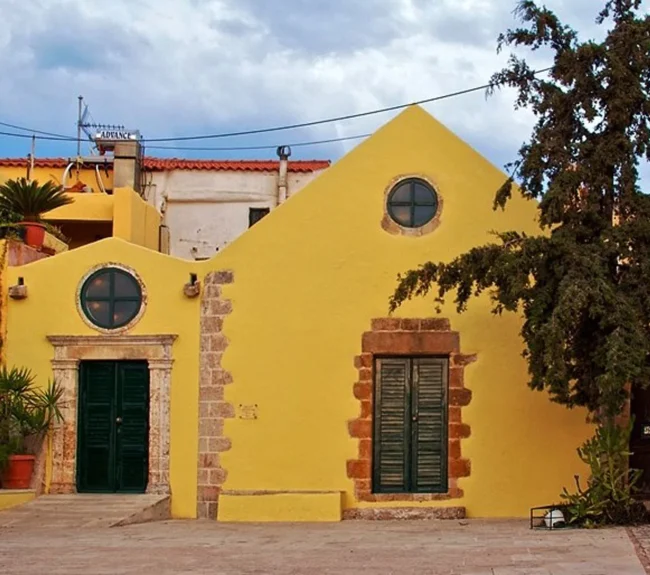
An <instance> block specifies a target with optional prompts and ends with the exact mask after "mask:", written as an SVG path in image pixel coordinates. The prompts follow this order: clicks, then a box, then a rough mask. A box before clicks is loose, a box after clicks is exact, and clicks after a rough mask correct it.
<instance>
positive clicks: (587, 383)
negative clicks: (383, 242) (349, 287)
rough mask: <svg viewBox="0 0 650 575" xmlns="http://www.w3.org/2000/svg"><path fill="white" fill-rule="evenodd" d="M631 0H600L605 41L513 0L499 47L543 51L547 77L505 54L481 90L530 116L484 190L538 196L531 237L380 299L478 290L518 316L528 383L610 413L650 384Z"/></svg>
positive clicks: (641, 121) (645, 116) (646, 124)
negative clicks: (511, 95)
mask: <svg viewBox="0 0 650 575" xmlns="http://www.w3.org/2000/svg"><path fill="white" fill-rule="evenodd" d="M640 5H641V1H640V0H611V1H609V2H607V4H606V5H605V8H604V9H603V11H602V13H601V15H600V17H599V18H598V23H599V24H602V25H607V26H608V31H607V34H606V37H605V39H604V40H603V41H602V42H600V43H597V42H595V41H593V40H589V41H586V42H579V40H578V36H577V34H576V33H575V32H574V31H573V30H571V29H570V28H569V27H567V26H564V25H563V24H562V23H561V22H560V21H559V20H558V18H557V17H556V16H555V14H553V13H552V12H551V11H549V10H547V9H546V8H543V7H542V8H540V7H538V5H537V4H536V2H533V1H532V0H522V1H520V2H519V5H518V10H517V14H518V15H519V17H520V19H521V20H522V22H523V27H522V28H519V29H515V30H510V31H508V32H507V33H506V34H504V35H502V36H501V37H500V38H499V48H502V47H503V46H514V47H527V48H530V49H533V50H536V49H538V48H540V47H544V48H546V49H549V50H550V52H551V53H553V54H554V65H553V68H552V70H551V72H550V73H549V75H548V77H543V76H541V75H539V74H535V73H534V71H533V70H532V69H531V68H530V67H529V66H528V64H527V63H526V61H525V60H522V59H519V58H518V57H516V56H514V55H513V56H511V57H510V61H509V62H510V63H509V66H508V67H507V68H506V69H505V70H503V71H501V72H499V73H497V74H496V75H495V76H494V77H493V81H492V83H493V87H494V88H493V89H497V88H499V87H501V86H504V85H507V86H511V87H514V88H516V89H517V91H518V99H517V103H516V105H517V107H526V108H529V109H530V110H531V111H532V112H533V113H534V115H535V116H536V118H537V123H536V125H535V127H534V129H533V133H532V136H531V138H530V141H529V142H528V143H526V144H524V145H523V146H522V148H521V149H520V151H519V159H518V161H517V162H516V163H515V164H512V165H511V166H510V167H511V168H512V174H513V175H512V178H511V179H509V180H508V181H507V182H506V183H505V184H504V186H502V188H501V189H500V190H498V192H497V194H496V198H495V205H494V208H495V209H498V208H499V207H501V208H505V206H506V205H507V202H508V200H509V198H510V197H511V194H512V192H513V189H514V187H513V183H514V182H515V181H517V182H518V183H519V186H520V192H521V194H522V195H523V196H524V197H525V198H528V199H531V200H536V201H537V202H538V212H539V222H540V226H541V229H540V232H542V231H544V232H546V233H545V234H542V233H540V235H539V236H527V235H525V234H523V233H519V232H517V231H509V232H502V233H496V234H495V241H493V242H492V243H489V244H487V245H484V246H481V247H477V248H474V249H472V250H470V251H469V252H467V253H465V254H462V255H460V256H458V257H457V258H456V259H454V260H453V261H451V262H438V263H436V262H429V263H426V264H424V265H423V266H421V267H420V268H418V269H415V270H411V271H409V272H407V273H406V274H404V275H400V276H399V278H398V282H399V283H398V286H397V288H396V291H395V293H394V294H393V296H392V298H391V301H390V308H391V311H394V310H395V309H396V308H397V307H399V306H400V305H401V304H402V303H403V302H404V301H405V300H408V299H410V298H411V297H414V296H422V295H426V294H428V293H429V292H430V291H432V290H433V292H434V294H435V297H436V301H437V302H438V303H441V302H444V298H445V296H446V295H447V294H449V293H450V292H454V293H455V303H456V306H457V309H458V311H460V312H462V311H464V310H465V309H466V306H467V304H468V301H469V300H470V299H471V298H472V297H474V296H477V295H479V294H481V293H483V292H486V293H489V294H490V296H491V298H492V301H493V311H494V312H495V313H502V312H504V311H509V312H517V313H523V316H524V325H523V329H522V333H521V335H522V338H523V340H524V343H525V353H524V355H525V357H526V359H527V361H528V366H529V373H530V382H529V385H530V387H531V388H532V389H535V390H544V389H546V390H548V391H549V393H550V395H551V398H552V399H553V400H554V401H557V402H559V403H562V404H564V405H567V406H568V407H573V406H584V407H587V408H588V409H589V410H590V411H591V413H592V414H593V415H594V417H595V418H600V417H605V418H606V417H610V416H613V415H615V414H617V413H619V412H620V410H621V408H622V406H623V404H624V401H625V398H626V396H627V394H626V391H625V389H626V386H627V385H628V384H632V385H641V386H645V385H647V383H648V382H649V381H650V290H648V286H649V285H650V196H648V195H646V194H643V193H642V191H641V190H640V187H639V163H640V162H641V161H646V162H647V161H650V16H648V15H639V10H638V9H639V6H640Z"/></svg>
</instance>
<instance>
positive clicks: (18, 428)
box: [0, 366, 63, 468]
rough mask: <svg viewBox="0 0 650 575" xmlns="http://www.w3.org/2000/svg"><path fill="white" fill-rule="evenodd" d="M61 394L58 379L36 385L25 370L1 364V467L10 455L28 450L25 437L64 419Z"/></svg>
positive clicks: (45, 429)
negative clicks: (43, 385)
mask: <svg viewBox="0 0 650 575" xmlns="http://www.w3.org/2000/svg"><path fill="white" fill-rule="evenodd" d="M62 394H63V390H62V388H61V387H60V386H59V385H58V384H57V382H50V383H49V385H48V386H47V387H46V388H40V387H37V386H36V385H35V382H34V376H33V375H32V373H31V371H30V370H28V369H25V368H16V367H13V368H11V369H7V368H6V367H5V366H2V367H0V468H2V467H3V466H4V465H6V463H7V459H8V457H9V456H10V455H13V454H24V453H26V452H27V451H28V447H27V443H28V441H27V440H29V439H30V438H35V437H39V436H42V435H43V434H44V433H45V432H47V430H48V429H49V427H50V425H51V424H52V422H54V421H57V422H60V421H63V417H62V415H61V411H60V407H59V403H60V400H61V396H62Z"/></svg>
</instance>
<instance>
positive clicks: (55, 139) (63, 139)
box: [0, 124, 77, 142]
mask: <svg viewBox="0 0 650 575" xmlns="http://www.w3.org/2000/svg"><path fill="white" fill-rule="evenodd" d="M0 125H3V126H4V124H0ZM36 133H43V132H36ZM0 136H11V137H13V138H28V139H30V140H31V139H32V138H36V139H37V140H48V141H53V142H76V141H77V138H67V137H60V136H35V135H33V134H16V133H15V132H0Z"/></svg>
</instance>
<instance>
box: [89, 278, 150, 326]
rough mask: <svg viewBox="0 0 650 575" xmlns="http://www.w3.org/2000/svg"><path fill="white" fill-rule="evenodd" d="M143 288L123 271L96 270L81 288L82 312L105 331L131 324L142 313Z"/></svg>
mask: <svg viewBox="0 0 650 575" xmlns="http://www.w3.org/2000/svg"><path fill="white" fill-rule="evenodd" d="M141 307H142V288H141V287H140V284H139V283H138V280H136V279H135V277H133V276H132V275H131V274H130V273H128V272H126V271H124V270H122V269H120V268H103V269H101V270H98V271H96V272H95V273H93V274H92V275H91V276H89V277H88V279H87V280H86V281H85V282H84V284H83V286H82V287H81V309H82V310H83V312H84V314H85V315H86V317H87V318H88V320H89V321H90V322H91V323H93V324H94V325H96V326H97V327H101V328H103V329H117V328H119V327H123V326H125V325H127V324H128V323H129V322H130V321H132V320H133V319H134V318H135V317H136V316H137V315H138V313H139V312H140V308H141Z"/></svg>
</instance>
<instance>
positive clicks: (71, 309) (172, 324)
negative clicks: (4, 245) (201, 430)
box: [4, 238, 199, 517]
mask: <svg viewBox="0 0 650 575" xmlns="http://www.w3.org/2000/svg"><path fill="white" fill-rule="evenodd" d="M102 262H120V263H122V264H125V265H127V266H130V267H132V268H134V269H136V270H137V272H138V274H139V275H140V276H141V278H142V280H143V282H144V284H145V286H146V290H147V296H148V304H147V308H146V311H145V313H144V315H143V317H142V319H141V320H140V322H139V323H138V324H137V325H136V326H135V327H134V328H133V330H132V331H131V332H130V333H132V334H134V335H137V334H177V335H178V338H177V340H176V342H175V343H174V346H173V356H174V365H173V370H172V386H171V389H172V391H171V489H172V492H173V494H174V495H173V501H172V513H173V515H174V517H194V516H195V513H196V453H197V449H198V439H197V425H198V423H197V421H198V420H197V417H198V349H199V330H198V325H199V300H198V299H188V298H186V297H185V296H184V295H183V284H184V283H185V282H187V281H188V276H189V272H190V271H195V270H194V269H193V267H192V263H191V262H185V261H182V260H177V259H174V258H171V257H169V256H165V255H162V254H158V253H155V252H152V251H151V250H148V249H145V248H142V247H139V246H135V245H133V244H131V243H128V242H126V241H123V240H120V239H116V238H110V239H107V240H102V241H100V242H97V243H94V244H91V245H89V246H84V247H81V248H79V249H77V250H73V251H70V252H66V253H63V254H60V255H57V256H55V257H52V258H48V259H46V260H42V261H40V262H37V263H35V264H29V265H26V266H21V267H20V268H9V269H8V273H7V281H8V282H9V283H8V285H12V284H13V283H15V282H16V279H17V277H18V275H20V276H22V277H23V278H24V279H25V284H26V285H27V286H28V290H29V297H28V298H27V299H26V300H22V301H14V300H9V302H8V318H7V320H8V321H7V330H8V337H7V341H6V344H5V350H4V351H5V354H6V358H7V363H8V364H9V365H18V366H26V367H29V368H30V369H31V370H32V371H33V372H34V373H35V374H37V376H38V381H39V382H41V383H43V384H45V383H47V380H48V378H50V377H51V376H52V371H51V366H50V360H51V359H52V355H53V350H52V346H51V345H50V343H49V342H48V341H47V340H46V336H48V335H89V334H93V333H96V332H94V331H93V330H92V329H91V328H89V327H88V326H87V325H86V324H85V323H84V322H83V321H82V319H81V317H80V316H79V314H78V312H77V310H76V302H75V297H76V292H77V287H78V285H79V282H80V281H81V280H82V277H83V276H84V274H85V273H86V272H87V271H88V270H89V269H90V268H91V267H92V266H94V265H97V264H99V263H102ZM5 293H6V292H5Z"/></svg>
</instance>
